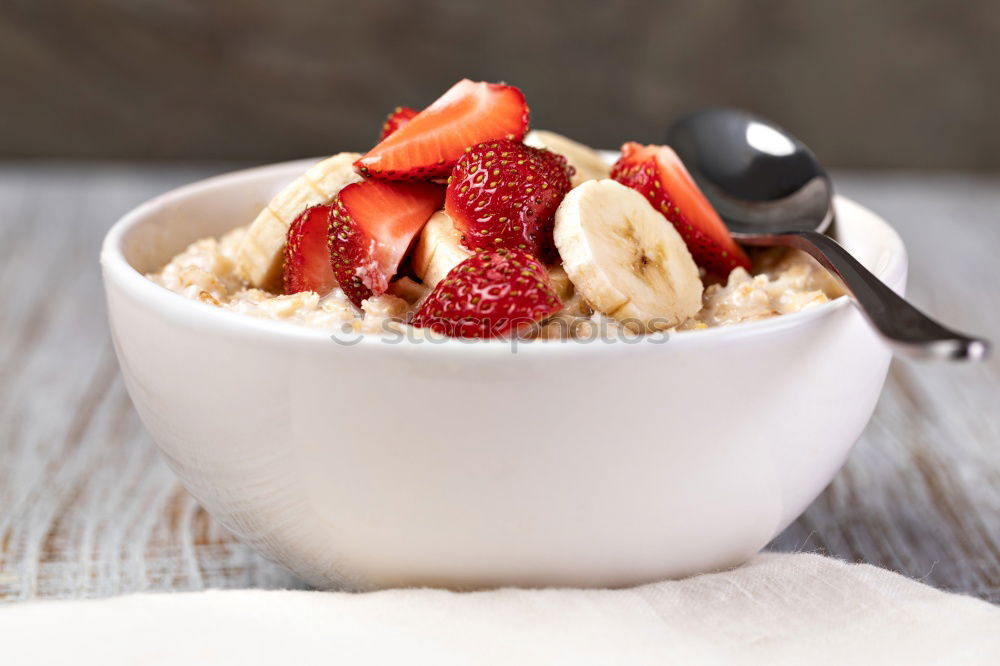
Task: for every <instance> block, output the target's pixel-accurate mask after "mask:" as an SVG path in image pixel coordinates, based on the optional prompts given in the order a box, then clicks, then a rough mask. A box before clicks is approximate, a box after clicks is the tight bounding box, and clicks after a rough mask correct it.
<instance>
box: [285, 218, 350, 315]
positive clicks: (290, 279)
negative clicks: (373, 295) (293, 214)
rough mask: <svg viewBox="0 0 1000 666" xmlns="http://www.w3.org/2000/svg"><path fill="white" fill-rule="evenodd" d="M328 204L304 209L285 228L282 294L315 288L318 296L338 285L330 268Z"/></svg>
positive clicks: (313, 289)
mask: <svg viewBox="0 0 1000 666" xmlns="http://www.w3.org/2000/svg"><path fill="white" fill-rule="evenodd" d="M329 228H330V206H329V205H326V206H312V207H311V208H306V209H305V210H304V211H302V213H301V214H300V215H299V216H298V217H297V218H295V221H294V222H292V226H290V227H288V240H287V242H286V243H285V293H286V294H295V293H298V292H300V291H315V292H316V293H317V294H319V295H320V296H324V295H326V294H327V293H329V292H330V291H331V290H332V289H333V288H334V287H336V286H337V278H336V277H334V275H333V269H332V268H331V267H330V246H329V244H328V243H327V231H328V230H329Z"/></svg>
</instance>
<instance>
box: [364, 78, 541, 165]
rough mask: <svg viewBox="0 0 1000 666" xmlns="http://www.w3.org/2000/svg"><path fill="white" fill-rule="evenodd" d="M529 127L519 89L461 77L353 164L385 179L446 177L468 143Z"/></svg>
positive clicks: (519, 134) (511, 135)
mask: <svg viewBox="0 0 1000 666" xmlns="http://www.w3.org/2000/svg"><path fill="white" fill-rule="evenodd" d="M527 131H528V105H527V104H525V102H524V95H522V94H521V91H520V90H518V89H517V88H515V87H514V86H508V85H503V84H500V83H485V82H475V81H470V80H468V79H462V80H461V81H459V82H458V83H456V84H455V85H453V86H452V87H451V89H449V90H448V92H446V93H445V94H444V95H442V96H441V97H439V98H438V99H437V101H436V102H434V103H433V104H431V105H430V106H428V107H427V108H426V109H424V110H423V111H421V112H420V113H418V114H417V115H416V116H414V117H413V119H412V120H410V122H408V123H407V124H406V125H405V126H403V127H402V128H400V129H399V130H398V131H396V132H394V133H393V134H392V135H391V136H389V137H388V138H386V139H383V140H382V141H380V142H379V144H378V145H377V146H375V147H374V148H372V149H371V150H370V151H368V153H367V154H366V155H364V156H363V157H362V158H361V159H359V160H358V161H357V162H355V163H354V166H355V167H356V168H357V169H358V172H359V173H361V174H362V175H363V176H366V177H369V178H379V179H382V180H432V179H435V178H444V177H446V176H447V175H448V174H449V173H451V168H452V167H453V166H454V165H455V162H456V161H457V160H458V158H459V157H461V156H462V153H463V152H465V149H466V148H468V147H469V146H474V145H476V144H477V143H482V142H483V141H490V140H491V139H513V140H515V141H520V140H521V139H523V138H524V133H525V132H527Z"/></svg>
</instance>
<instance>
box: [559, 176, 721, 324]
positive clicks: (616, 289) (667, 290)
mask: <svg viewBox="0 0 1000 666" xmlns="http://www.w3.org/2000/svg"><path fill="white" fill-rule="evenodd" d="M555 241H556V247H557V248H558V249H559V254H560V256H561V257H562V260H563V268H565V269H566V273H567V274H568V275H569V278H570V280H572V281H573V285H574V286H575V287H576V289H577V290H578V291H579V292H581V293H582V295H583V297H584V298H585V299H586V300H587V302H588V303H590V305H592V306H593V307H594V308H595V309H597V310H599V311H600V312H603V313H605V314H607V315H608V316H610V317H612V318H614V319H616V320H618V321H619V322H621V323H622V324H624V325H625V326H628V327H629V328H631V329H632V330H635V331H640V332H643V331H644V332H651V331H658V330H663V329H667V328H671V327H673V326H676V325H677V324H679V323H681V322H682V321H684V320H685V319H687V318H688V317H691V316H692V315H694V314H695V313H696V312H698V310H700V309H701V293H702V284H701V279H700V278H699V276H698V267H697V266H696V265H695V263H694V259H692V258H691V253H690V252H688V249H687V246H686V245H685V244H684V241H683V240H682V239H681V237H680V234H678V233H677V230H676V229H674V227H673V225H671V224H670V223H669V222H667V221H666V220H665V219H664V218H663V216H662V215H660V214H659V213H658V212H656V210H655V209H654V208H653V207H652V206H651V205H650V204H649V202H648V201H647V200H646V198H645V197H643V196H642V195H641V194H639V193H638V192H636V191H635V190H632V189H630V188H628V187H625V186H624V185H621V184H619V183H618V182H616V181H613V180H608V179H604V180H593V181H588V182H586V183H583V184H582V185H580V186H579V187H576V188H574V189H572V190H570V192H569V194H567V195H566V198H565V199H563V201H562V204H560V205H559V209H558V210H557V211H556V223H555Z"/></svg>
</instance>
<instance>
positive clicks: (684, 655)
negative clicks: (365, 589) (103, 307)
mask: <svg viewBox="0 0 1000 666" xmlns="http://www.w3.org/2000/svg"><path fill="white" fill-rule="evenodd" d="M0 655H2V656H0V662H2V663H4V664H12V665H13V664H17V665H20V664H81V663H84V664H85V663H95V664H101V665H102V666H106V665H107V666H110V665H117V664H213V665H224V664H234V665H235V664H238V665H239V666H250V665H253V664H295V665H297V666H298V665H304V664H324V665H330V664H352V665H354V664H394V665H395V664H406V665H410V664H434V666H448V665H450V664H462V665H463V666H464V665H467V664H477V665H480V664H516V665H518V666H523V665H526V664H546V665H547V666H550V665H554V664H572V665H573V666H582V665H588V664H616V665H617V664H656V665H657V666H663V665H665V664H683V665H685V666H689V665H695V664H726V665H727V666H732V665H734V664H796V665H799V664H810V665H815V664H837V665H838V666H842V665H844V664H908V665H912V664H948V665H949V666H951V665H955V664H991V665H993V664H1000V608H998V607H994V606H992V605H990V604H988V603H986V602H983V601H979V600H975V599H971V598H968V597H963V596H959V595H954V594H947V593H944V592H940V591H938V590H935V589H933V588H930V587H928V586H926V585H923V584H921V583H918V582H916V581H912V580H908V579H906V578H903V577H902V576H899V575H897V574H894V573H890V572H888V571H884V570H882V569H878V568H875V567H872V566H867V565H851V564H845V563H843V562H838V561H836V560H832V559H828V558H824V557H820V556H817V555H807V554H796V555H784V554H763V555H759V556H758V557H756V558H755V559H754V560H752V561H751V562H750V563H748V564H746V565H745V566H743V567H741V568H739V569H737V570H734V571H729V572H724V573H716V574H707V575H703V576H697V577H694V578H689V579H686V580H681V581H666V582H661V583H655V584H651V585H644V586H642V587H636V588H631V589H625V590H514V589H506V590H497V591H491V592H471V593H453V592H446V591H442V590H427V589H414V590H392V591H386V592H376V593H370V594H346V593H328V592H302V591H296V592H282V591H255V590H234V591H210V592H194V593H183V594H145V595H132V596H124V597H116V598H112V599H106V600H97V601H39V602H29V603H22V604H11V605H8V606H5V607H0Z"/></svg>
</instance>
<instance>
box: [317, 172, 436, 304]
mask: <svg viewBox="0 0 1000 666" xmlns="http://www.w3.org/2000/svg"><path fill="white" fill-rule="evenodd" d="M443 202H444V188H443V187H441V186H440V185H435V184H433V183H382V182H379V181H374V180H366V181H362V182H360V183H352V184H351V185H348V186H347V187H345V188H344V189H342V190H341V191H340V193H339V194H338V195H337V196H336V197H334V199H333V201H332V202H331V204H330V205H331V206H332V210H331V211H330V227H329V238H330V262H331V265H332V267H333V274H334V277H336V278H337V282H339V283H340V288H341V289H343V290H344V293H345V294H347V297H348V298H349V299H350V300H351V302H352V303H354V305H356V306H358V307H361V301H363V300H365V299H366V298H371V297H372V296H378V295H380V294H383V293H385V290H386V289H387V288H388V287H389V280H391V279H392V276H393V275H395V274H396V270H397V269H398V268H399V263H400V261H402V259H403V257H404V256H405V255H406V251H407V250H408V249H409V248H410V245H411V244H412V243H413V239H414V238H416V236H417V234H419V233H420V230H421V229H422V228H423V226H424V223H425V222H427V220H428V219H429V218H430V216H431V215H433V214H434V212H435V211H437V210H439V209H440V208H441V204H442V203H443Z"/></svg>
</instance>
